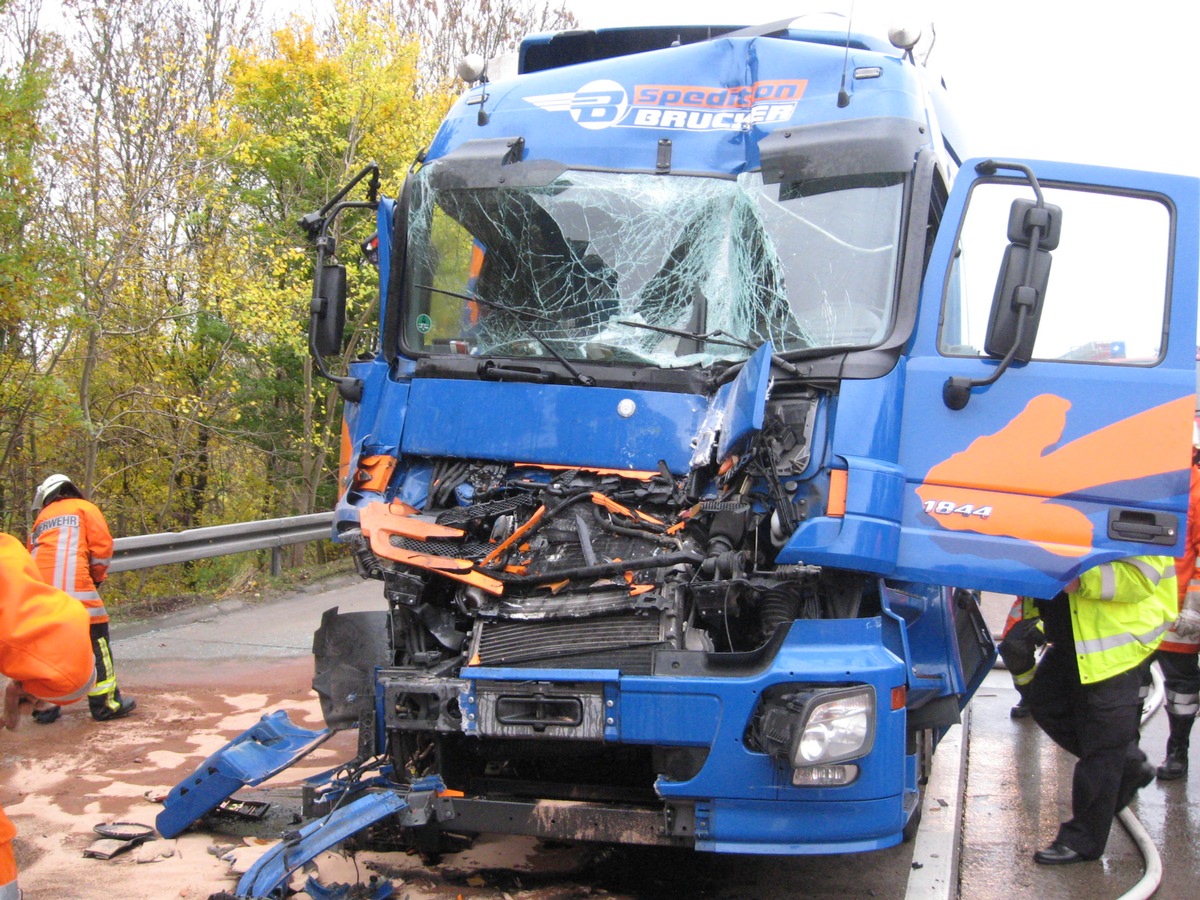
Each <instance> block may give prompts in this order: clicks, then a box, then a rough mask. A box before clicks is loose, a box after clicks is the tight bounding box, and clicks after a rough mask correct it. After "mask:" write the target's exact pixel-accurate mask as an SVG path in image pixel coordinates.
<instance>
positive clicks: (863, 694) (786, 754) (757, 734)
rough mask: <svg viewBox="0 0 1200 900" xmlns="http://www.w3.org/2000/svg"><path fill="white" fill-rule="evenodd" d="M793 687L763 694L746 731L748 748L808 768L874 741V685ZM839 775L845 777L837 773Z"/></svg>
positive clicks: (866, 748) (859, 751) (867, 748)
mask: <svg viewBox="0 0 1200 900" xmlns="http://www.w3.org/2000/svg"><path fill="white" fill-rule="evenodd" d="M789 688H790V690H789ZM797 688H799V686H798V685H788V686H786V687H785V686H781V687H780V688H777V689H775V690H773V691H769V692H768V693H767V695H766V696H764V698H763V705H762V706H761V707H760V709H759V712H758V715H756V716H755V718H754V719H753V721H752V722H751V726H750V728H749V729H748V730H747V745H748V746H749V747H751V749H755V750H761V751H763V752H765V753H767V754H769V755H771V756H773V757H775V758H776V759H778V760H780V761H781V762H784V763H787V764H789V765H791V766H792V768H794V769H797V770H799V769H811V770H813V772H815V771H816V770H817V769H820V768H821V767H829V766H830V765H831V764H833V763H839V762H841V761H843V760H847V759H856V758H858V757H861V756H866V755H867V754H868V753H870V752H871V746H872V744H873V743H874V740H875V689H874V688H872V687H871V686H870V685H858V686H856V687H849V688H809V689H807V690H804V689H799V690H798V689H797ZM843 768H844V767H843ZM809 774H812V773H809ZM855 774H857V770H856V772H855ZM843 777H849V776H845V773H843V775H840V776H839V778H843ZM814 778H815V776H814ZM803 780H804V781H805V783H813V784H815V783H818V782H824V783H831V780H830V779H829V778H828V777H827V776H822V777H821V778H815V780H814V779H811V778H808V776H807V775H806V776H805V779H803ZM850 780H853V777H850ZM834 781H836V779H834ZM842 783H845V782H844V781H843V782H842Z"/></svg>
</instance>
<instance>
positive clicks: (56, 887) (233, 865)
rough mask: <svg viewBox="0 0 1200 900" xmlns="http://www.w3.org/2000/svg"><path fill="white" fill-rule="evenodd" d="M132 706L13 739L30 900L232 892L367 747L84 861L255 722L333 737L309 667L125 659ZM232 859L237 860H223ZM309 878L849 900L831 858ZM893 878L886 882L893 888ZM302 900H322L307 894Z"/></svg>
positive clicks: (902, 856) (600, 893) (463, 865)
mask: <svg viewBox="0 0 1200 900" xmlns="http://www.w3.org/2000/svg"><path fill="white" fill-rule="evenodd" d="M118 674H119V676H120V681H121V687H122V691H123V692H124V693H126V694H128V695H131V696H134V697H136V698H137V701H138V708H137V710H136V711H135V712H134V713H133V714H131V715H130V716H129V717H128V718H126V719H123V720H119V721H116V722H108V723H97V722H93V721H92V719H91V717H90V716H89V715H88V712H87V709H86V707H85V706H83V705H81V704H76V705H75V706H72V707H67V708H66V709H65V710H64V711H63V715H62V717H61V718H60V719H59V720H58V721H57V722H55V723H53V724H51V725H44V726H43V725H37V724H35V723H34V722H33V720H32V718H31V717H30V716H29V715H27V714H26V715H24V716H23V718H22V721H21V724H20V727H19V728H18V730H17V731H15V732H7V733H5V734H4V735H3V736H2V737H0V764H2V773H0V803H3V805H4V807H5V809H6V810H7V812H8V814H9V816H10V817H11V818H12V820H13V822H14V823H15V825H16V827H17V831H18V836H17V840H16V852H17V863H18V867H19V870H20V883H21V887H22V889H23V890H24V892H25V897H26V898H27V900H66V898H72V900H176V898H186V900H207V898H208V897H210V896H211V895H213V894H216V893H219V892H221V891H228V892H233V891H234V890H235V889H236V886H237V881H238V878H239V870H241V871H244V869H245V868H246V867H247V866H249V865H250V864H252V862H253V860H254V859H256V858H257V857H258V856H259V855H260V854H261V853H263V852H265V849H266V848H267V847H269V846H270V844H271V843H273V842H274V841H276V840H277V839H278V838H279V835H280V834H281V832H282V831H283V830H286V829H287V828H289V827H292V826H294V824H295V823H296V821H298V818H297V817H298V813H299V810H300V788H299V785H300V783H301V782H302V781H303V779H304V778H306V777H309V776H311V775H315V774H318V773H320V772H324V771H326V770H327V769H329V768H332V767H333V766H335V765H337V764H339V763H342V762H345V761H347V760H349V759H350V758H351V757H352V756H353V755H354V752H355V746H356V740H357V737H356V734H355V733H353V732H348V733H344V734H340V735H336V736H335V737H333V738H332V739H331V740H330V741H328V742H327V743H326V744H324V745H322V746H321V747H320V748H318V749H317V750H316V751H315V752H314V753H313V754H312V755H310V756H309V757H307V758H306V759H304V760H302V761H301V762H300V763H298V764H297V765H295V766H293V767H292V768H290V769H288V770H286V771H285V772H282V773H281V774H280V775H278V776H277V777H276V778H274V779H272V780H270V781H268V782H266V783H264V784H263V785H261V786H260V787H259V788H253V789H246V790H244V791H241V792H239V793H238V795H237V796H238V797H239V798H242V799H258V800H262V801H264V802H269V803H271V810H270V812H269V814H268V816H267V817H266V818H265V819H264V820H262V821H261V822H259V823H255V824H252V825H248V824H245V823H238V822H236V821H233V820H229V819H225V818H216V817H211V816H210V817H207V818H205V819H204V820H201V822H200V823H198V825H197V826H196V827H194V828H192V829H190V830H188V831H186V832H185V833H184V834H182V835H180V836H179V837H178V838H176V839H174V840H169V841H165V840H154V841H150V842H148V843H145V844H143V845H141V846H139V847H135V848H133V849H131V850H129V851H127V852H125V853H122V854H120V855H118V856H115V857H113V858H112V859H109V860H100V859H93V858H89V857H85V856H84V855H83V853H84V850H86V849H87V848H88V847H89V846H90V845H92V844H93V842H94V841H96V840H97V839H98V837H99V836H98V835H97V834H95V833H94V832H93V830H92V829H93V827H94V826H96V825H98V824H102V823H112V822H133V823H142V824H146V825H151V826H153V825H154V821H155V817H156V816H157V814H158V812H159V811H160V810H161V808H162V806H161V803H158V802H154V800H153V799H148V798H157V797H161V796H163V795H165V794H166V792H167V791H168V790H169V789H170V788H171V787H173V786H174V785H176V784H177V783H179V782H180V781H182V780H183V779H184V778H186V777H187V776H188V775H190V774H191V773H192V772H193V771H194V770H195V769H196V767H197V766H198V765H199V764H200V763H201V762H202V761H203V760H204V759H205V758H207V757H208V756H209V755H210V754H212V753H213V752H214V751H216V750H218V749H219V748H221V747H222V746H224V745H225V744H226V743H227V742H228V741H229V740H230V739H232V738H234V737H236V736H237V735H239V734H241V733H242V732H243V731H244V730H245V729H247V728H249V727H250V726H252V725H253V724H254V723H256V722H257V721H258V720H259V718H260V717H261V716H262V715H263V714H264V713H265V712H271V711H274V710H277V709H287V710H289V712H290V713H291V718H292V721H293V722H294V723H295V724H297V725H300V726H302V727H305V728H312V729H318V728H321V727H323V720H322V718H321V712H320V706H319V703H318V702H317V699H316V695H315V694H314V693H313V692H312V691H311V690H310V688H309V685H310V682H311V678H312V663H311V661H310V660H309V659H307V658H293V659H280V660H271V661H267V662H263V661H261V660H259V661H245V660H225V661H222V662H220V663H219V664H217V665H214V664H211V663H197V662H196V661H183V662H179V661H174V662H168V661H164V660H147V661H140V660H135V661H132V662H129V663H126V664H124V665H122V664H121V661H120V660H119V659H118ZM222 857H227V858H222ZM871 857H872V859H873V860H874V863H873V865H875V866H880V865H882V866H883V867H884V868H885V869H890V870H891V871H892V872H893V873H894V878H895V880H894V881H892V883H893V884H895V887H896V891H895V892H894V893H892V892H888V891H884V890H872V891H870V892H869V893H863V894H860V895H859V896H873V897H889V896H894V897H900V896H903V886H904V880H903V879H904V877H905V874H906V870H907V868H908V858H909V856H908V851H907V850H906V849H904V848H893V850H890V851H882V852H881V853H878V854H871ZM315 863H316V864H315V868H314V870H313V871H312V872H311V873H308V872H306V873H301V874H299V875H297V876H296V877H295V878H294V879H293V881H292V886H293V887H295V888H297V889H299V888H302V887H303V884H304V882H305V880H306V878H307V877H308V875H309V874H312V875H314V876H315V877H316V878H317V879H318V881H319V882H320V883H321V884H322V885H324V886H326V887H328V886H330V885H334V884H356V883H360V882H362V883H366V882H368V880H369V879H370V878H371V876H375V877H377V878H383V879H387V880H389V881H390V882H391V884H392V885H393V887H394V888H395V894H394V896H395V897H396V898H399V900H403V898H408V900H433V898H439V900H440V898H450V900H457V898H459V897H461V898H463V900H568V898H571V900H574V898H587V897H608V898H614V900H625V898H630V900H632V898H672V900H674V898H680V897H694V898H722V900H734V898H742V900H750V898H762V897H779V898H783V897H787V896H795V897H800V896H804V897H845V896H848V895H847V893H846V890H845V883H844V882H840V880H839V879H838V878H836V877H834V876H833V875H832V874H831V871H836V870H837V869H844V868H852V867H843V866H834V867H833V869H832V870H831V869H830V867H829V866H828V861H827V860H825V861H822V860H820V859H813V860H810V859H804V858H801V859H795V858H792V859H786V858H764V857H716V856H710V855H706V854H695V853H691V852H686V851H678V852H675V851H664V850H661V849H653V850H651V849H638V848H615V847H601V846H591V845H570V846H565V845H546V844H542V843H539V842H537V841H534V840H532V839H526V838H514V837H503V836H482V837H480V838H477V839H476V840H475V841H474V842H473V843H472V844H471V845H470V846H469V847H467V848H466V849H463V850H461V851H459V852H454V853H445V854H443V855H442V856H440V857H439V858H437V859H430V858H423V857H421V856H419V855H416V854H409V853H403V852H389V853H383V852H374V851H361V852H358V853H355V854H354V855H352V856H350V855H342V854H339V853H332V852H330V853H323V854H321V855H320V856H319V857H318V858H317V860H316V861H315ZM890 880H891V879H890V878H885V879H883V881H884V882H885V883H886V882H887V881H890ZM296 896H297V897H299V898H305V897H308V896H310V895H309V894H308V893H306V892H303V891H301V892H300V893H299V894H297V895H296Z"/></svg>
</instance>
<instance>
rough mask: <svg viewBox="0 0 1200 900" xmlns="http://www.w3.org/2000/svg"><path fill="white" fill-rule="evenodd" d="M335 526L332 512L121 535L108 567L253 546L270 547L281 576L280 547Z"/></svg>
mask: <svg viewBox="0 0 1200 900" xmlns="http://www.w3.org/2000/svg"><path fill="white" fill-rule="evenodd" d="M332 528H333V513H332V512H323V513H312V514H311V515H307V516H289V517H288V518H285V519H266V520H264V521H261V522H237V523H235V524H233V525H213V526H210V527H208V528H191V529H188V530H187V531H167V532H163V533H161V534H142V535H136V536H133V537H123V538H117V539H116V540H115V541H113V558H112V563H111V564H110V565H109V567H108V571H109V572H110V573H113V572H129V571H132V570H134V569H148V568H150V567H152V566H165V565H170V564H171V563H181V562H191V561H192V560H196V559H209V558H211V557H214V556H226V555H228V554H230V553H244V552H246V551H248V550H271V551H272V553H271V574H272V575H278V574H279V562H280V550H281V548H283V547H286V546H289V545H290V544H304V543H308V542H309V541H321V540H327V539H328V538H329V537H330V535H331V533H332Z"/></svg>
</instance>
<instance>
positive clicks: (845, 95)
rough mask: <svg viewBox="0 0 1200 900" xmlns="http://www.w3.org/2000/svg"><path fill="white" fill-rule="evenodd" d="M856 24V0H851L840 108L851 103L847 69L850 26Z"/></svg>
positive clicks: (840, 90) (838, 100) (843, 58)
mask: <svg viewBox="0 0 1200 900" xmlns="http://www.w3.org/2000/svg"><path fill="white" fill-rule="evenodd" d="M853 24H854V0H850V15H848V16H847V17H846V52H845V55H844V56H842V86H841V87H840V88H838V99H837V105H838V109H845V108H846V107H847V106H849V105H850V95H849V94H848V93H846V69H847V67H848V66H849V65H850V28H851V27H852V26H853Z"/></svg>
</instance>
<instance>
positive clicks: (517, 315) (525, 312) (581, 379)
mask: <svg viewBox="0 0 1200 900" xmlns="http://www.w3.org/2000/svg"><path fill="white" fill-rule="evenodd" d="M414 286H415V287H416V288H418V289H419V290H422V291H433V292H434V293H436V294H445V295H446V296H447V297H457V298H458V299H459V300H466V301H467V302H468V303H481V304H483V305H484V306H486V307H488V308H489V309H498V310H500V311H501V312H508V313H512V314H513V318H514V319H515V320H516V321H517V322H519V323H520V322H521V319H522V317H523V316H528V317H529V318H531V319H540V320H541V321H543V322H553V321H554V319H552V318H551V317H550V316H547V315H545V314H544V313H539V312H534V311H533V310H531V309H525V308H523V307H519V306H509V305H508V304H507V303H497V302H495V301H494V300H485V299H484V298H483V297H480V296H479V295H478V294H460V293H459V292H458V291H448V290H446V289H445V288H439V287H434V286H433V285H431V284H418V285H414ZM522 324H523V325H524V328H525V333H526V334H528V335H529V336H530V337H531V338H533V339H534V340H535V341H537V342H538V343H539V344H541V345H542V347H544V348H545V350H546V352H547V353H549V354H550V355H551V356H553V357H554V358H555V359H556V360H558V361H559V362H560V363H561V364H562V367H563V368H564V369H566V370H567V372H568V373H570V375H571V377H572V378H574V379H575V380H576V381H577V382H578V383H579V384H582V385H583V386H584V387H594V386H595V384H596V379H595V378H593V377H592V376H591V375H585V374H584V373H583V372H580V371H579V370H578V369H577V368H575V366H573V365H572V364H571V362H570V361H569V360H568V359H567V358H566V357H565V356H563V355H562V354H561V353H559V352H558V351H557V350H555V349H554V348H553V347H551V346H550V342H549V341H547V340H546V339H545V338H543V337H542V336H541V335H540V334H538V333H537V332H536V331H534V330H533V329H532V328H531V327H530V326H529V325H528V324H527V323H522Z"/></svg>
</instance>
